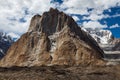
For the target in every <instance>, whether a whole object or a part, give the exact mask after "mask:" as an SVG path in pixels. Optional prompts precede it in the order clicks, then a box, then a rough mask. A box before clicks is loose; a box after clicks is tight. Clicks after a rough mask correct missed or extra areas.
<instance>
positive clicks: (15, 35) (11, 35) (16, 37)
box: [7, 32, 20, 41]
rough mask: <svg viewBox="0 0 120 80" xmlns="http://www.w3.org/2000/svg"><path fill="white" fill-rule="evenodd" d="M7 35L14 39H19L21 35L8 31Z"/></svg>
mask: <svg viewBox="0 0 120 80" xmlns="http://www.w3.org/2000/svg"><path fill="white" fill-rule="evenodd" d="M7 36H10V37H11V38H12V40H14V41H17V40H18V39H19V38H20V36H19V35H17V34H15V33H13V32H10V33H8V34H7Z"/></svg>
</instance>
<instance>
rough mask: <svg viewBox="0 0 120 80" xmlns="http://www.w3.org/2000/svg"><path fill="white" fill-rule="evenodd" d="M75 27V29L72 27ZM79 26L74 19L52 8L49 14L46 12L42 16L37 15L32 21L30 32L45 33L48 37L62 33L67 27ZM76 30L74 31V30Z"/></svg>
mask: <svg viewBox="0 0 120 80" xmlns="http://www.w3.org/2000/svg"><path fill="white" fill-rule="evenodd" d="M73 25H75V26H74V27H72V26H73ZM76 26H77V24H76V23H75V21H74V20H73V19H72V17H70V16H68V15H66V14H64V13H63V12H59V11H58V10H57V9H53V8H50V10H49V11H48V12H44V13H43V15H42V16H40V15H35V16H34V17H33V18H32V19H31V24H30V28H29V30H28V32H30V31H33V32H36V31H37V32H44V33H46V34H47V35H52V34H53V33H56V32H59V31H61V30H62V29H63V28H65V27H69V28H72V29H73V28H75V27H76ZM73 30H74V29H73Z"/></svg>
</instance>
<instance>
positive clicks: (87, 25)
mask: <svg viewBox="0 0 120 80" xmlns="http://www.w3.org/2000/svg"><path fill="white" fill-rule="evenodd" d="M83 26H84V28H92V29H96V28H106V27H107V25H102V24H100V23H99V22H98V21H89V22H83Z"/></svg>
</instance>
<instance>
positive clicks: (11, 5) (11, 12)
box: [0, 0, 55, 34]
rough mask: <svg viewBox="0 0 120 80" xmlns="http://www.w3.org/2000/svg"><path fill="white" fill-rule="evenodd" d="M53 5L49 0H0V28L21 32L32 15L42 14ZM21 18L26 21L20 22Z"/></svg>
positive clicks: (24, 29)
mask: <svg viewBox="0 0 120 80" xmlns="http://www.w3.org/2000/svg"><path fill="white" fill-rule="evenodd" d="M54 6H55V5H53V4H52V3H50V0H12V1H11V0H6V1H4V0H0V10H1V11H0V30H1V31H5V32H15V33H18V34H22V33H24V32H26V31H27V29H28V27H29V21H30V19H31V17H32V16H33V15H35V14H37V13H39V14H42V13H43V12H44V11H47V10H49V8H50V7H54ZM25 10H26V11H27V15H26V13H25ZM28 13H29V14H28ZM22 18H23V19H25V20H26V22H24V23H23V22H20V19H22Z"/></svg>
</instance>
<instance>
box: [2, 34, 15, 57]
mask: <svg viewBox="0 0 120 80" xmlns="http://www.w3.org/2000/svg"><path fill="white" fill-rule="evenodd" d="M13 42H14V41H13V40H12V38H11V37H10V36H8V35H7V34H6V33H3V32H0V58H2V57H3V56H4V55H5V53H6V51H7V50H8V48H9V47H10V46H11V44H12V43H13Z"/></svg>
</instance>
